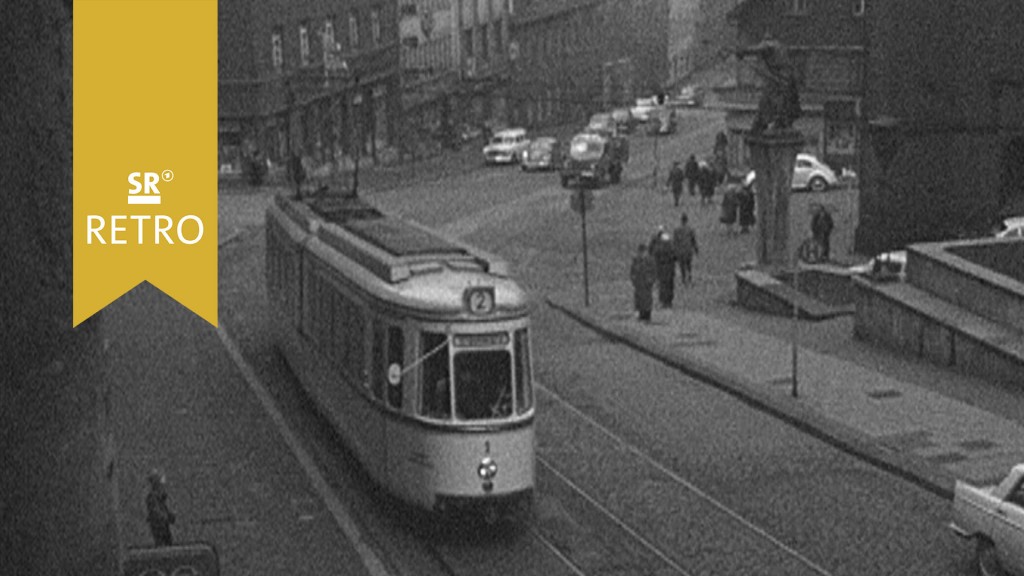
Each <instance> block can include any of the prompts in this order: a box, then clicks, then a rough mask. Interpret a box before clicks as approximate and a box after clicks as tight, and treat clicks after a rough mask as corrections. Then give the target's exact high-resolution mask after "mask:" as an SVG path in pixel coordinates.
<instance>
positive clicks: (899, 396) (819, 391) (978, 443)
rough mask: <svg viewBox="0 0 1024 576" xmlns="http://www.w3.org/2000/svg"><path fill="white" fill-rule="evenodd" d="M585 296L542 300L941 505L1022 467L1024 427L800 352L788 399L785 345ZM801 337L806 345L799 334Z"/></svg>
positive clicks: (686, 315) (682, 315)
mask: <svg viewBox="0 0 1024 576" xmlns="http://www.w3.org/2000/svg"><path fill="white" fill-rule="evenodd" d="M591 294H592V299H591V305H590V306H589V307H584V306H583V305H582V302H580V298H579V295H578V294H576V293H572V294H569V293H558V294H553V295H549V296H548V298H547V301H548V303H549V304H550V305H551V306H553V307H554V308H556V309H558V310H561V311H562V312H564V313H566V314H568V315H569V316H571V317H573V318H575V319H576V320H578V321H579V322H581V323H583V324H584V325H587V326H589V327H591V328H592V329H594V330H596V331H598V332H600V333H602V334H604V335H605V336H607V337H609V338H612V339H614V340H618V341H620V342H623V343H624V344H627V345H629V346H632V347H634V348H636V349H638V350H641V351H643V352H645V353H647V354H649V355H651V356H653V357H655V358H658V359H660V360H662V361H664V362H666V363H667V364H670V365H673V366H675V367H677V368H679V369H681V370H683V371H684V372H686V373H688V374H690V375H692V376H694V377H696V378H699V379H702V380H705V381H707V382H709V383H711V384H713V385H715V386H717V387H720V388H722V389H724V390H726V391H728V392H729V393H732V394H734V395H736V396H737V397H740V398H742V399H743V400H744V401H746V402H749V403H751V404H753V405H755V406H758V407H759V408H762V409H764V410H767V411H768V412H770V413H772V414H774V415H776V416H778V417H780V418H782V419H784V420H786V421H788V422H790V423H791V424H793V425H795V426H797V427H799V428H801V429H804V430H806V431H808V432H810V433H812V434H814V435H816V436H818V437H819V438H822V439H823V440H825V441H827V442H829V443H831V444H833V445H835V446H837V447H839V448H841V449H843V450H845V451H847V452H851V453H854V454H856V455H858V456H861V457H863V458H865V459H867V460H868V461H870V462H872V463H873V464H875V465H878V466H881V467H882V468H885V469H887V470H889V471H891V472H893V473H895V474H897V475H900V476H903V477H905V478H907V479H909V480H911V481H913V482H916V483H918V484H919V485H921V486H923V487H925V488H927V489H929V490H931V491H933V492H935V493H937V494H940V495H942V496H944V497H946V498H951V497H952V489H953V484H954V480H955V479H963V480H967V481H969V482H972V483H976V484H990V483H994V482H996V481H998V480H1000V479H1002V477H1003V476H1005V474H1006V472H1007V471H1008V470H1009V469H1010V467H1011V466H1013V465H1014V464H1018V463H1020V462H1022V461H1024V426H1021V425H1020V424H1018V423H1015V422H1011V421H1009V420H1007V419H1005V418H1002V417H1000V416H997V415H994V414H992V413H990V412H987V411H985V410H982V409H979V408H976V407H973V406H970V405H968V404H966V403H964V402H960V401H957V400H953V399H950V398H948V397H947V396H945V395H942V394H939V393H936V392H933V391H930V390H927V389H924V388H922V387H920V386H918V385H915V384H912V383H909V382H906V381H901V380H899V379H896V378H893V377H891V376H888V375H885V374H883V373H881V372H879V371H876V370H874V369H872V367H870V366H865V365H863V364H862V363H855V362H851V361H847V360H844V359H842V358H839V357H837V356H836V355H830V354H824V353H820V352H817V351H814V350H812V349H810V348H809V347H807V346H802V345H801V346H798V353H797V374H798V386H797V393H798V397H797V398H793V397H792V395H791V393H792V376H791V375H792V365H793V362H792V358H793V354H792V350H793V347H792V339H782V338H778V337H774V336H769V335H765V334H763V333H761V332H757V331H754V330H752V329H750V328H747V327H744V326H743V325H740V324H737V323H733V322H729V321H726V320H722V319H719V318H715V317H714V316H712V315H710V314H707V313H704V312H701V311H696V310H687V309H682V308H680V307H676V308H674V309H668V310H657V309H656V310H655V312H654V318H653V320H654V321H653V322H652V323H650V324H644V323H641V322H639V321H637V319H636V317H635V314H633V313H632V312H631V310H632V288H631V287H630V285H629V283H628V282H622V283H605V284H601V285H598V286H594V287H591ZM770 321H774V322H776V323H780V324H783V323H784V324H789V323H790V322H791V321H790V320H788V319H785V318H776V319H774V320H770ZM801 324H806V323H804V322H802V323H801ZM800 330H803V331H805V335H804V338H807V337H808V335H807V334H806V331H807V328H806V327H805V326H801V327H800ZM798 338H799V336H798ZM884 353H885V351H882V350H879V354H884ZM949 377H951V378H956V376H955V375H952V374H951V375H949ZM964 380H968V379H967V378H964Z"/></svg>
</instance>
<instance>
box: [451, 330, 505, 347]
mask: <svg viewBox="0 0 1024 576" xmlns="http://www.w3.org/2000/svg"><path fill="white" fill-rule="evenodd" d="M454 340H455V346H456V347H457V348H486V347H490V346H507V345H508V333H507V332H491V333H488V334H456V335H455V336H454Z"/></svg>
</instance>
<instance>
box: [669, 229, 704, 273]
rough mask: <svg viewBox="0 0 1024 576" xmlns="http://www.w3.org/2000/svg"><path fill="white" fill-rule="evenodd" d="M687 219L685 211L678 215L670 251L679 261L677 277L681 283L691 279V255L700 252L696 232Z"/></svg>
mask: <svg viewBox="0 0 1024 576" xmlns="http://www.w3.org/2000/svg"><path fill="white" fill-rule="evenodd" d="M689 221H690V219H689V217H687V215H686V212H683V214H682V215H681V216H680V217H679V226H678V227H677V228H676V229H675V231H673V232H672V251H673V253H674V254H675V257H676V261H677V262H678V263H679V277H680V280H682V282H683V284H689V283H690V281H691V280H692V279H693V278H692V274H691V267H692V265H693V257H694V256H696V255H697V254H698V253H699V252H700V250H699V248H698V247H697V233H696V232H694V231H693V228H691V227H690V222H689Z"/></svg>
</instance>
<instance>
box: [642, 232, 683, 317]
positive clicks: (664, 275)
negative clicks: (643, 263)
mask: <svg viewBox="0 0 1024 576" xmlns="http://www.w3.org/2000/svg"><path fill="white" fill-rule="evenodd" d="M648 249H649V250H650V252H651V257H652V258H654V269H655V272H656V273H657V276H658V301H659V302H661V307H662V308H671V307H672V301H673V300H674V299H675V290H676V286H675V284H676V257H675V251H674V250H673V249H672V236H671V234H669V233H668V231H667V230H665V227H664V226H659V227H658V231H657V232H655V233H654V236H653V237H652V238H651V243H650V247H649V248H648Z"/></svg>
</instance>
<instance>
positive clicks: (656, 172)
mask: <svg viewBox="0 0 1024 576" xmlns="http://www.w3.org/2000/svg"><path fill="white" fill-rule="evenodd" d="M658 140H659V138H658V135H657V134H655V135H654V182H652V183H651V188H652V189H653V190H657V189H658V164H659V162H660V161H659V159H658Z"/></svg>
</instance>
